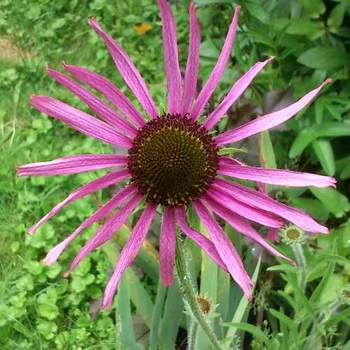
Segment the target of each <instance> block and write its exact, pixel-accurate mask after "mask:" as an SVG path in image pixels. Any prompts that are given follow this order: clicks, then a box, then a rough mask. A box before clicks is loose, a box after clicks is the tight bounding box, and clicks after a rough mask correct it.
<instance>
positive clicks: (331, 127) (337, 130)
mask: <svg viewBox="0 0 350 350" xmlns="http://www.w3.org/2000/svg"><path fill="white" fill-rule="evenodd" d="M341 136H350V123H348V122H343V123H331V122H329V123H323V124H322V125H315V126H313V127H310V128H308V129H304V130H302V131H301V132H300V133H299V135H298V137H297V138H296V139H295V140H294V142H293V144H292V147H291V148H290V150H289V157H290V158H295V157H297V156H299V155H300V154H302V153H303V151H304V149H305V148H306V147H307V146H308V145H309V144H310V143H311V142H312V141H314V140H316V139H318V138H320V137H341Z"/></svg>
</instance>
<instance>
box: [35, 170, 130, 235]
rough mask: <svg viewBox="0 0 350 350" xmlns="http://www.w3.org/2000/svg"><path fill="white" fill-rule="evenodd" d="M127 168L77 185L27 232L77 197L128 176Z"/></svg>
mask: <svg viewBox="0 0 350 350" xmlns="http://www.w3.org/2000/svg"><path fill="white" fill-rule="evenodd" d="M129 176H130V175H129V172H128V170H118V171H113V172H111V173H109V174H107V175H104V176H102V177H100V178H98V179H96V180H94V181H91V182H88V183H87V184H85V185H84V186H82V187H79V188H78V189H76V190H75V191H73V192H72V193H71V194H70V195H69V196H68V197H67V198H66V199H64V200H63V201H62V202H60V203H58V204H56V205H55V207H54V208H53V209H52V210H50V211H49V212H48V213H47V214H46V215H45V216H44V217H43V218H41V219H40V220H39V221H38V222H37V223H36V224H35V225H34V226H33V227H31V228H30V229H29V230H28V232H29V234H33V233H34V232H35V231H36V230H37V229H38V228H39V227H40V226H41V225H43V224H44V223H45V222H46V221H47V220H49V219H50V218H52V217H53V216H55V215H56V214H57V213H58V212H59V211H60V210H61V209H62V208H63V207H65V206H66V205H67V204H69V203H72V202H74V201H76V200H77V199H79V198H82V197H85V196H87V195H88V194H90V193H94V192H97V191H98V190H101V189H103V188H105V187H108V186H111V185H114V184H116V183H118V182H120V181H122V180H125V179H127V178H128V177H129Z"/></svg>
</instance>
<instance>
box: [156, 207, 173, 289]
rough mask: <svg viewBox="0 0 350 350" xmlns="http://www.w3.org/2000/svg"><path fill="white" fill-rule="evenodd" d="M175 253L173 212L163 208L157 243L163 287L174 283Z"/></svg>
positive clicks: (170, 209) (170, 208)
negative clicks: (160, 229)
mask: <svg viewBox="0 0 350 350" xmlns="http://www.w3.org/2000/svg"><path fill="white" fill-rule="evenodd" d="M175 251H176V232H175V211H174V208H173V207H165V208H164V214H163V223H162V231H161V234H160V241H159V261H160V276H161V278H162V282H163V286H164V287H167V286H169V285H171V284H172V283H173V282H174V262H175Z"/></svg>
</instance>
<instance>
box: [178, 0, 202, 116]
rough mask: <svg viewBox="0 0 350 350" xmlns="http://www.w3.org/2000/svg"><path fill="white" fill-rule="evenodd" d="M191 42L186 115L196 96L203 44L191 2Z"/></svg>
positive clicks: (184, 109)
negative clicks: (201, 45)
mask: <svg viewBox="0 0 350 350" xmlns="http://www.w3.org/2000/svg"><path fill="white" fill-rule="evenodd" d="M189 17H190V42H189V48H188V57H187V64H186V71H185V79H184V91H183V96H182V106H181V113H182V114H186V113H188V112H189V111H190V108H191V106H192V102H193V99H194V97H195V95H196V89H197V81H198V71H199V50H200V44H201V33H200V27H199V22H198V18H197V16H196V7H195V5H194V3H193V2H192V1H191V2H190V7H189Z"/></svg>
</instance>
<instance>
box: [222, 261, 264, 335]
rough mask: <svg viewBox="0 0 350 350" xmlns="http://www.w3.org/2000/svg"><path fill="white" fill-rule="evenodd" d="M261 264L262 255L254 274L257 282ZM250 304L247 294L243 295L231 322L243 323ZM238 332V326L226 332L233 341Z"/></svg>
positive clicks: (254, 280) (254, 279)
mask: <svg viewBox="0 0 350 350" xmlns="http://www.w3.org/2000/svg"><path fill="white" fill-rule="evenodd" d="M260 265H261V256H259V259H258V261H257V263H256V266H255V270H254V273H253V276H252V281H253V282H256V281H257V279H258V276H259V272H260ZM249 306H250V303H249V301H248V299H247V298H246V297H245V296H242V299H241V300H240V302H239V304H238V307H237V308H236V311H235V313H234V315H233V318H232V321H231V323H241V321H242V319H243V317H244V315H245V313H246V312H247V310H248V308H249ZM236 334H237V329H236V328H233V327H231V328H229V329H228V331H227V334H226V338H228V339H231V341H232V340H233V339H234V337H235V336H236Z"/></svg>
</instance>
